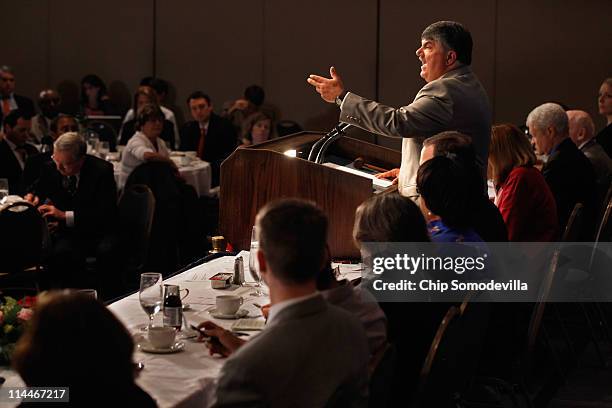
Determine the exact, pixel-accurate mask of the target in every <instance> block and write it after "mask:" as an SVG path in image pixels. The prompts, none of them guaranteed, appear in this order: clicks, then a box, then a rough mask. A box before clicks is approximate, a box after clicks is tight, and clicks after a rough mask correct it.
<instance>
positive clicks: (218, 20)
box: [155, 0, 267, 120]
mask: <svg viewBox="0 0 612 408" xmlns="http://www.w3.org/2000/svg"><path fill="white" fill-rule="evenodd" d="M179 4H180V7H179V6H178V5H179ZM155 29H156V36H157V75H158V76H159V77H160V78H164V79H166V80H168V81H169V82H170V83H171V85H172V88H173V89H172V92H171V95H170V102H171V104H173V105H174V106H175V107H176V108H177V110H178V111H179V112H182V114H181V116H182V117H183V118H184V119H185V120H191V117H190V115H189V111H188V109H187V105H186V102H185V101H186V99H187V96H189V94H190V93H191V92H193V91H195V90H201V91H203V92H205V93H207V94H208V95H209V96H210V97H211V98H212V102H213V106H214V108H215V111H216V112H218V113H219V112H220V111H221V109H222V106H223V103H224V102H225V101H229V100H233V99H236V98H238V97H241V96H242V93H243V91H244V89H245V88H246V87H247V86H249V85H252V84H258V85H261V84H262V82H263V69H264V68H263V64H262V55H263V34H264V20H263V0H238V1H231V2H229V1H199V0H181V1H180V2H179V3H177V2H172V1H157V24H156V28H155ZM266 91H267V89H266Z"/></svg>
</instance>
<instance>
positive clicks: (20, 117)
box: [0, 109, 38, 195]
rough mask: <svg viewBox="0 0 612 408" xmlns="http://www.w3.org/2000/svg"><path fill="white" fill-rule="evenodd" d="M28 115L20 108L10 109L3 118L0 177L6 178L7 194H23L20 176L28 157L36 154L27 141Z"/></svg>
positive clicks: (0, 142)
mask: <svg viewBox="0 0 612 408" xmlns="http://www.w3.org/2000/svg"><path fill="white" fill-rule="evenodd" d="M30 126H31V125H30V117H29V116H27V114H26V112H24V111H22V110H19V109H17V110H14V111H11V112H10V113H9V114H8V116H7V117H6V118H4V134H5V137H4V139H2V140H0V178H5V179H8V182H9V194H17V195H21V194H23V191H21V177H22V175H23V169H24V167H25V163H26V161H27V160H28V158H29V157H31V156H34V155H36V154H38V150H37V149H36V147H34V146H33V145H31V144H30V143H28V142H27V141H28V139H29V137H30Z"/></svg>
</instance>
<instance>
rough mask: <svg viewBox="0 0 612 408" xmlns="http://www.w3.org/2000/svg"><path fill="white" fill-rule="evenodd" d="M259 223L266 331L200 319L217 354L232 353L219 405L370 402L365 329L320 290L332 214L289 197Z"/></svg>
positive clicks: (267, 208)
mask: <svg viewBox="0 0 612 408" xmlns="http://www.w3.org/2000/svg"><path fill="white" fill-rule="evenodd" d="M256 225H257V229H258V233H259V251H258V253H257V260H258V262H259V269H260V273H261V276H262V278H263V279H264V281H265V282H266V284H267V285H268V288H269V289H270V300H271V304H272V306H271V307H270V315H269V318H268V322H267V324H266V327H265V329H264V330H263V331H262V332H261V333H260V334H259V335H258V336H256V337H254V338H253V339H251V340H249V341H248V342H246V343H245V342H244V341H241V340H240V339H238V338H237V337H235V336H234V335H232V334H231V332H229V331H226V330H224V329H222V328H220V327H218V326H216V325H215V324H213V323H211V322H204V323H202V324H200V327H203V328H205V333H206V334H207V335H210V336H213V337H215V341H214V342H212V343H209V346H210V347H211V353H213V352H214V353H220V354H222V355H225V356H227V355H231V356H230V358H229V359H228V360H227V361H226V362H225V364H224V366H223V368H222V369H221V375H220V378H219V382H218V386H217V393H216V402H215V404H214V406H215V407H226V406H269V407H284V406H296V407H322V406H338V407H349V406H365V405H366V404H367V392H368V373H367V358H368V346H367V341H366V337H365V334H364V331H363V326H362V325H361V323H360V322H359V320H358V319H357V318H356V317H354V316H353V315H351V314H350V313H348V312H347V311H345V310H342V309H341V308H339V307H336V306H333V305H330V304H329V303H327V302H326V301H325V300H324V298H323V296H321V295H320V294H319V293H317V288H316V280H317V275H318V273H319V271H320V270H321V269H322V268H323V265H324V262H325V258H326V256H325V252H326V240H327V218H326V216H325V214H323V212H322V211H321V210H320V209H318V208H317V207H315V206H314V205H313V204H310V203H308V202H305V201H300V200H295V199H285V200H279V201H275V202H272V203H268V204H267V205H265V206H264V207H263V208H262V209H261V210H260V211H259V214H258V215H257V219H256ZM217 340H218V341H217Z"/></svg>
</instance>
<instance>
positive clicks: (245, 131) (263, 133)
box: [240, 112, 274, 146]
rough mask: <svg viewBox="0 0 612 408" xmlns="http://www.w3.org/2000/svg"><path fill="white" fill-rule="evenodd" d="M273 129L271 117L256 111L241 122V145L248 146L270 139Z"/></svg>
mask: <svg viewBox="0 0 612 408" xmlns="http://www.w3.org/2000/svg"><path fill="white" fill-rule="evenodd" d="M273 129H274V128H273V127H272V118H271V117H270V116H268V115H267V114H266V113H263V112H256V113H254V114H252V115H251V116H249V117H248V118H246V120H245V121H244V123H243V127H242V134H241V139H240V140H241V143H242V145H243V146H249V145H252V144H257V143H262V142H265V141H266V140H269V139H272V137H273V136H272V132H273Z"/></svg>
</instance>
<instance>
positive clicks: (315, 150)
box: [308, 122, 351, 163]
mask: <svg viewBox="0 0 612 408" xmlns="http://www.w3.org/2000/svg"><path fill="white" fill-rule="evenodd" d="M350 126H351V125H349V124H347V123H342V122H340V123H338V124H337V125H336V126H335V127H334V128H333V129H332V130H330V131H329V132H328V133H326V134H325V136H323V137H322V138H321V139H319V140H317V141H316V142H315V144H313V145H312V147H311V148H310V152H309V153H308V161H314V162H315V163H316V161H315V160H316V158H317V157H318V154H319V151H320V149H321V147H323V145H324V144H325V142H326V141H327V140H328V139H330V138H332V137H334V136H335V135H337V133H338V132H340V131H342V130H346V129H348V128H349V127H350Z"/></svg>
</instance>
